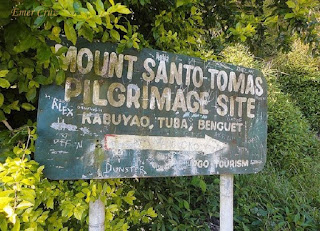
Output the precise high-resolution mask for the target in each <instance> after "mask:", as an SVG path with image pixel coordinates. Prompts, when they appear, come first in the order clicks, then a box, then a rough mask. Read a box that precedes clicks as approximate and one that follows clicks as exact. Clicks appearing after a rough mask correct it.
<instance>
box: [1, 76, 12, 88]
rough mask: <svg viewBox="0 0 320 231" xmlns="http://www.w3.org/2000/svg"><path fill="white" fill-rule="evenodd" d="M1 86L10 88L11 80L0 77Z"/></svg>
mask: <svg viewBox="0 0 320 231" xmlns="http://www.w3.org/2000/svg"><path fill="white" fill-rule="evenodd" d="M0 87H2V88H9V87H10V83H9V81H8V80H6V79H3V78H0Z"/></svg>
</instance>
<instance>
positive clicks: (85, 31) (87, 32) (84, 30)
mask: <svg viewBox="0 0 320 231" xmlns="http://www.w3.org/2000/svg"><path fill="white" fill-rule="evenodd" d="M78 34H79V35H82V36H83V37H84V38H85V39H87V40H88V41H90V42H92V41H93V30H92V29H90V28H88V27H86V26H83V27H81V29H80V30H79V33H78Z"/></svg>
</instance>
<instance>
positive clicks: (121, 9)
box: [117, 5, 132, 14]
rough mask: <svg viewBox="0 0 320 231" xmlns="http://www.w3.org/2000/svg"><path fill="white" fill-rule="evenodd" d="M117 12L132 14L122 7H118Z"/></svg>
mask: <svg viewBox="0 0 320 231" xmlns="http://www.w3.org/2000/svg"><path fill="white" fill-rule="evenodd" d="M117 12H118V13H121V14H131V13H132V12H131V11H130V10H129V9H128V8H127V7H126V6H123V5H118V8H117Z"/></svg>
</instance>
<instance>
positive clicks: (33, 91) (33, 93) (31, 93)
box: [26, 87, 37, 102]
mask: <svg viewBox="0 0 320 231" xmlns="http://www.w3.org/2000/svg"><path fill="white" fill-rule="evenodd" d="M36 95H37V90H36V88H35V87H33V88H31V89H30V90H29V91H28V92H27V93H26V98H27V100H28V101H29V102H30V101H32V100H33V99H34V98H35V97H36Z"/></svg>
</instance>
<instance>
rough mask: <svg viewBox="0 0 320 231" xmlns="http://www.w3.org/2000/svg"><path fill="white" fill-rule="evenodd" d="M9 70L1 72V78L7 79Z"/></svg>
mask: <svg viewBox="0 0 320 231" xmlns="http://www.w3.org/2000/svg"><path fill="white" fill-rule="evenodd" d="M8 72H9V70H1V71H0V77H5V76H6V75H7V74H8Z"/></svg>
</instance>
